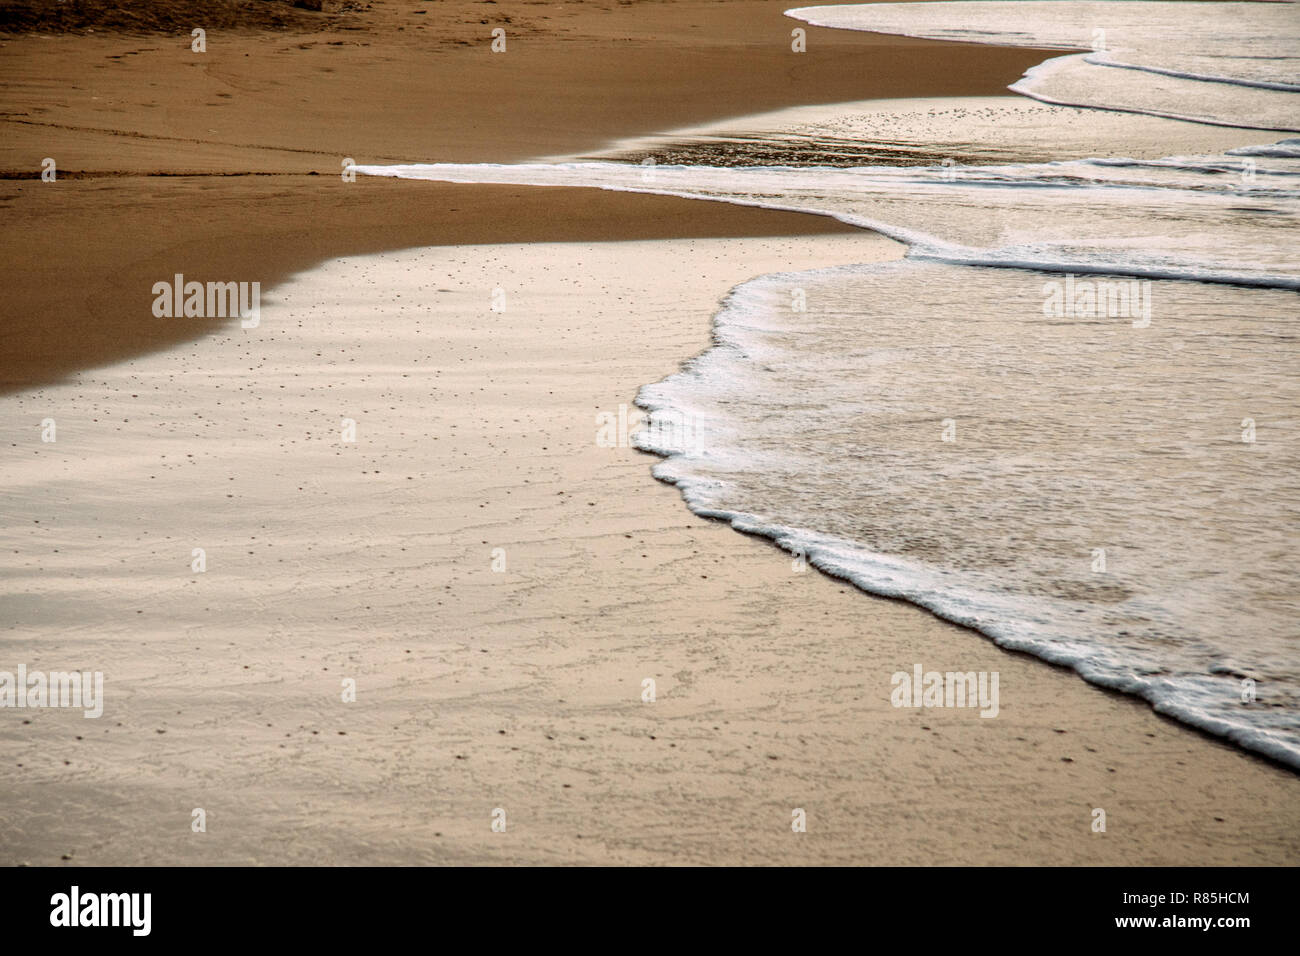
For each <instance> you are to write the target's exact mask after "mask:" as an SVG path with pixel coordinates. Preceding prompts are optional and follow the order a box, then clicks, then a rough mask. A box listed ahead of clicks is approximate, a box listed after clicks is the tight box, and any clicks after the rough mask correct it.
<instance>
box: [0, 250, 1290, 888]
mask: <svg viewBox="0 0 1300 956" xmlns="http://www.w3.org/2000/svg"><path fill="white" fill-rule="evenodd" d="M900 253H901V247H899V246H898V245H897V244H894V243H892V242H890V241H889V240H885V239H883V238H881V237H879V236H875V235H873V234H869V233H868V234H859V235H855V236H843V237H840V236H824V237H807V238H801V239H788V238H787V239H755V238H740V239H703V240H666V241H655V242H641V243H626V242H617V243H555V244H532V245H510V246H503V245H496V244H494V245H488V246H469V247H450V246H443V247H433V248H429V249H420V250H407V251H404V252H399V253H391V254H384V255H379V256H367V257H355V258H351V259H341V260H337V261H334V262H331V263H329V264H327V265H325V266H323V267H321V268H319V269H317V270H313V271H311V272H308V273H304V274H302V275H300V276H298V277H296V278H295V279H294V280H291V281H290V282H288V283H286V285H285V286H284V287H283V288H282V290H281V292H280V293H279V295H278V297H277V301H276V302H275V303H273V304H271V305H269V306H267V307H265V311H264V315H263V321H262V324H261V326H259V328H258V329H257V330H255V331H254V332H251V333H250V332H243V331H240V330H232V331H231V332H230V333H229V334H228V335H226V336H222V337H217V338H214V339H211V340H208V341H206V342H204V343H202V344H201V345H200V346H199V347H196V348H194V349H192V350H187V351H186V353H185V354H183V355H180V356H177V357H178V358H179V359H180V360H181V366H180V367H179V368H174V367H168V366H167V365H166V363H164V362H161V361H159V359H160V358H161V356H160V357H154V358H151V359H147V360H142V361H137V362H132V363H129V364H127V365H122V366H117V367H114V368H112V369H106V370H104V371H103V372H100V373H91V374H89V375H87V376H86V379H87V381H85V382H83V383H82V384H81V385H79V386H70V387H60V388H58V389H54V390H52V394H49V395H46V396H45V397H44V399H43V403H42V407H43V408H46V409H48V408H49V407H51V402H54V404H55V406H56V407H58V404H59V403H58V402H57V401H55V400H57V399H58V398H59V396H60V395H66V396H68V397H69V398H73V399H74V400H80V401H83V402H84V398H82V396H84V395H86V394H87V393H89V394H91V395H95V396H102V399H101V400H99V401H96V402H95V403H94V404H95V405H103V406H111V407H113V408H114V409H117V408H119V406H122V405H123V402H124V400H125V399H124V393H125V392H126V391H127V390H128V389H129V390H130V391H131V392H134V393H135V397H134V398H133V400H131V401H130V402H128V403H126V407H123V408H122V409H121V411H119V412H118V414H117V415H115V416H114V417H113V419H112V420H111V421H104V422H103V423H101V424H96V423H94V422H93V421H92V420H91V419H92V417H93V416H95V415H96V414H97V413H96V412H95V411H94V410H93V409H92V408H87V409H86V410H84V411H81V412H77V411H75V410H73V409H71V408H69V409H66V410H63V411H59V412H58V414H59V416H60V421H61V425H60V427H61V429H62V430H61V433H60V439H59V445H58V446H57V447H58V449H59V450H58V455H59V459H60V460H61V461H62V462H63V463H64V467H63V468H61V469H57V470H54V471H52V470H51V465H50V464H49V463H48V462H46V461H45V460H44V456H40V455H39V453H37V454H30V453H24V454H22V455H21V456H20V458H19V459H18V460H16V461H13V462H11V464H10V465H8V466H7V468H6V474H5V478H6V480H5V487H6V488H7V489H9V491H8V496H9V498H10V499H11V501H10V504H9V510H11V511H13V510H15V509H14V501H19V502H23V504H22V511H23V512H24V513H30V515H31V516H32V517H33V518H35V519H36V520H37V521H39V524H28V525H26V526H23V525H17V526H15V528H14V529H13V530H11V531H10V532H8V533H7V534H6V541H5V547H4V549H3V550H4V551H5V552H10V553H11V552H12V551H14V550H19V551H21V553H22V558H21V559H20V560H21V567H22V568H24V569H26V573H28V574H30V573H31V572H33V571H38V572H39V574H38V575H37V576H33V577H31V578H30V580H31V581H32V582H33V584H32V585H31V587H32V588H33V589H34V590H32V591H31V593H30V595H29V597H28V598H27V602H31V603H32V606H33V607H34V608H45V610H43V611H40V612H36V611H33V612H29V613H28V614H27V615H26V617H27V622H26V624H25V625H24V626H23V627H22V628H21V629H20V630H18V631H14V630H11V631H10V641H9V646H10V647H11V651H12V652H13V653H18V654H19V655H20V656H21V655H24V654H25V655H26V658H27V659H29V660H30V661H31V663H32V666H36V665H38V664H39V665H41V666H46V667H49V666H52V665H53V664H54V663H57V662H60V661H85V660H89V661H91V662H92V663H93V662H94V661H95V660H103V661H106V662H107V661H111V662H112V664H111V666H108V667H103V668H102V669H103V670H104V671H105V672H106V681H105V695H104V699H105V701H106V708H105V719H104V720H102V721H84V720H82V718H81V715H80V713H72V714H69V713H66V712H59V711H44V712H34V711H28V712H27V714H28V717H29V718H31V719H33V724H32V725H31V726H29V727H24V728H22V730H21V733H12V732H10V733H8V734H7V735H6V736H7V746H9V747H11V748H12V749H13V754H14V757H15V759H16V761H17V762H18V763H19V764H21V765H22V766H21V769H18V770H15V774H16V778H15V779H17V780H21V781H24V783H23V784H22V785H21V786H16V787H15V788H13V790H12V794H13V795H12V796H11V798H10V800H9V801H7V802H6V804H5V807H4V809H3V811H0V814H2V815H3V817H4V822H5V824H6V825H5V826H4V827H3V830H2V832H4V833H5V834H6V835H7V837H8V839H7V841H6V842H5V845H4V846H3V847H0V855H3V856H4V857H5V858H6V859H9V860H11V861H16V862H22V861H25V862H30V863H35V864H41V863H44V864H50V863H55V862H56V860H57V856H58V854H59V853H69V854H70V855H71V857H72V860H71V865H85V864H128V865H129V864H138V863H147V862H157V861H158V860H161V859H166V860H170V861H173V862H183V863H186V864H207V865H230V864H241V863H280V864H284V863H294V864H365V863H372V864H449V863H451V864H456V863H461V864H465V863H507V862H509V863H523V864H554V863H569V864H601V863H614V864H666V863H671V864H717V863H737V864H768V865H777V864H828V863H838V864H872V863H877V864H879V863H894V864H897V863H949V864H958V863H968V864H991V863H1006V864H1024V863H1041V864H1061V863H1075V864H1082V865H1109V864H1141V865H1151V864H1161V863H1164V864H1177V863H1184V864H1186V863H1199V864H1208V863H1236V864H1246V863H1255V864H1282V863H1286V862H1288V861H1289V860H1291V859H1293V858H1294V855H1295V853H1296V850H1297V845H1296V833H1297V829H1296V827H1295V822H1296V809H1295V807H1296V802H1295V800H1294V794H1295V788H1296V786H1297V781H1296V779H1295V777H1294V775H1293V774H1291V773H1289V772H1287V771H1285V770H1282V769H1279V768H1276V767H1274V766H1272V765H1270V764H1268V763H1267V762H1265V761H1264V760H1262V759H1260V758H1259V757H1257V756H1254V755H1250V754H1247V753H1244V752H1242V751H1240V750H1238V749H1236V748H1235V747H1232V746H1231V745H1229V744H1227V743H1226V742H1223V741H1218V740H1214V739H1210V738H1205V737H1203V736H1202V735H1200V734H1189V733H1188V732H1187V730H1188V728H1186V727H1184V726H1182V725H1179V724H1176V723H1174V722H1173V721H1170V720H1168V719H1166V718H1163V717H1160V716H1159V715H1157V714H1155V713H1153V712H1152V711H1151V710H1150V708H1149V707H1148V706H1147V705H1146V704H1145V703H1143V702H1141V701H1139V700H1136V699H1133V698H1130V697H1127V696H1124V695H1119V694H1114V693H1098V688H1096V687H1093V686H1091V685H1088V684H1086V683H1084V682H1083V681H1082V680H1080V679H1079V678H1078V677H1077V676H1075V675H1074V674H1073V673H1071V672H1068V671H1063V670H1062V669H1060V668H1056V667H1045V666H1043V661H1041V660H1039V659H1038V658H1034V657H1030V656H1028V655H1023V654H1015V653H1012V654H1008V653H1006V652H1005V651H1004V650H1002V649H1001V648H999V647H997V646H996V645H994V644H993V643H992V642H991V641H989V640H988V639H987V638H985V637H983V636H982V635H980V634H978V633H976V632H973V631H970V630H968V629H966V628H962V627H958V626H956V625H951V624H948V623H946V622H943V621H941V620H939V619H937V618H936V617H934V616H933V615H932V614H930V613H929V612H927V611H925V610H923V609H921V608H918V607H916V606H914V605H911V604H908V603H906V602H901V601H894V600H890V599H887V598H879V597H875V596H872V595H869V594H864V593H862V592H860V591H859V590H858V589H856V588H854V587H852V586H851V585H849V584H847V583H845V582H842V581H839V580H837V579H834V578H832V577H830V576H827V575H824V574H821V573H819V572H816V571H809V572H806V573H799V572H798V571H797V570H796V569H795V568H794V566H793V565H792V564H791V562H790V560H789V559H788V557H786V558H784V559H782V560H774V559H775V558H776V557H777V556H778V555H777V554H774V552H773V549H772V545H771V544H770V543H769V542H768V541H767V540H766V539H763V540H761V541H760V540H756V539H755V538H754V537H753V536H749V535H737V534H736V533H735V532H734V530H733V529H732V528H731V527H730V526H729V525H726V524H724V523H722V522H718V521H713V520H709V519H704V518H699V517H697V516H695V515H693V514H691V513H690V512H689V511H688V510H686V509H685V508H684V507H683V504H682V502H681V500H680V494H679V492H678V491H677V489H676V488H673V487H670V486H668V485H666V484H663V483H661V482H656V481H652V480H649V475H648V474H647V470H648V469H647V465H648V463H649V461H651V460H652V459H651V458H650V457H649V456H647V455H645V454H644V453H642V452H639V451H636V450H635V449H632V448H630V447H626V446H622V445H621V444H620V445H619V447H602V446H601V444H600V443H599V442H598V441H597V440H594V439H596V435H597V429H598V419H597V418H596V417H595V416H596V415H597V414H599V413H600V412H602V411H604V412H606V413H613V412H615V411H616V410H617V409H618V406H619V404H620V403H624V402H626V403H630V401H631V398H632V393H633V392H634V391H635V389H636V387H637V385H638V384H640V383H641V382H643V381H653V380H655V379H656V378H658V377H661V376H663V375H664V374H667V373H668V372H671V371H672V370H673V369H674V368H676V367H677V365H678V364H679V363H680V361H681V359H682V352H683V350H684V348H685V349H688V350H693V351H701V350H703V349H704V348H705V347H707V344H708V340H709V337H710V336H709V328H708V323H707V322H703V321H701V317H702V316H703V315H706V314H708V313H709V311H710V310H711V309H712V307H713V303H714V302H715V301H716V296H717V287H718V284H719V282H721V283H724V284H734V283H735V282H738V281H741V280H743V279H744V278H746V277H748V276H751V275H754V274H759V273H762V272H763V271H764V270H769V271H770V270H771V269H772V268H774V267H776V266H778V265H785V266H787V267H788V266H789V265H794V266H803V267H817V266H820V265H824V264H828V263H831V262H834V261H845V260H848V261H864V260H865V261H870V260H872V259H882V260H883V259H889V258H896V257H897V256H898V255H899V254H900ZM632 262H635V263H637V264H638V266H640V268H639V269H635V270H633V269H629V268H628V264H629V263H632ZM667 275H671V276H674V278H673V280H672V281H671V282H666V281H664V279H663V277H664V276H667ZM494 283H499V284H500V285H501V286H502V287H503V288H506V289H507V290H508V303H509V304H508V307H507V310H506V312H505V313H504V315H499V314H494V313H492V312H491V311H490V309H489V308H488V300H487V297H486V292H487V290H488V289H489V288H491V286H492V284H494ZM372 289H382V290H384V291H383V292H382V293H381V294H379V295H376V294H375V293H374V292H372V291H370V290H372ZM411 301H417V302H421V303H425V304H424V305H422V306H421V307H420V308H419V309H418V310H415V311H412V310H411V307H409V306H403V305H402V303H405V302H411ZM379 316H383V317H384V318H385V321H384V322H376V321H374V319H375V318H377V317H379ZM250 336H251V338H250ZM250 346H253V347H252V348H250ZM245 353H249V354H252V355H254V356H256V357H257V358H256V366H255V371H256V375H255V377H252V376H251V374H250V371H249V370H248V369H247V368H246V366H247V365H248V362H247V360H246V359H245V357H244V356H245ZM318 353H320V354H323V355H324V356H325V359H324V360H323V361H324V364H323V365H318V367H316V368H315V369H314V370H313V371H312V373H311V374H310V375H303V374H301V372H300V369H301V367H302V363H303V360H304V358H305V357H307V356H311V355H315V354H318ZM575 356H579V358H577V359H575ZM7 401H14V400H13V399H7ZM127 408H129V411H128V410H127ZM189 408H202V409H204V410H205V411H204V418H203V419H202V420H193V421H187V420H186V419H185V417H184V414H183V412H184V410H185V409H189ZM34 410H35V409H34V408H33V409H32V411H34ZM178 413H181V414H178ZM339 415H346V416H348V417H350V418H352V419H354V420H355V421H356V422H357V427H358V433H357V442H356V444H354V445H346V444H344V445H340V444H339V443H338V440H337V428H338V416H339ZM20 417H22V416H20ZM13 437H14V439H17V438H18V437H19V436H18V435H16V434H15V435H14V436H13ZM160 450H162V451H164V452H165V453H166V454H165V457H164V458H160V457H159V455H158V452H159V451H160ZM187 451H188V452H189V453H190V454H192V456H193V457H192V458H191V457H189V456H187V454H186V452H187ZM173 460H175V461H176V464H168V463H169V462H171V461H173ZM38 488H39V489H41V490H40V491H38V490H37V489H38ZM83 488H92V489H94V494H95V497H96V500H100V501H105V502H111V503H112V507H109V508H107V509H101V508H95V507H93V506H91V507H88V506H78V505H75V504H73V503H72V502H75V501H76V499H77V497H78V496H79V495H82V494H84V492H83V491H80V490H79V489H83ZM60 502H68V503H64V504H61V503H60ZM411 515H419V516H420V520H419V521H418V523H416V524H413V523H412V521H411ZM29 529H30V530H29ZM87 539H94V543H93V544H87V543H85V542H86V541H87ZM79 542H80V543H79ZM195 543H200V544H202V545H204V546H206V548H207V560H208V562H209V564H208V568H207V573H205V574H193V573H191V569H190V568H189V566H188V564H187V562H188V560H189V554H190V548H191V546H192V545H194V544H195ZM498 549H500V552H501V553H500V554H498ZM498 558H499V559H500V560H501V561H502V562H503V566H502V568H501V570H500V572H499V573H498V572H497V571H496V570H494V567H493V563H494V561H496V560H497V559H498ZM119 559H121V560H123V561H124V562H125V563H124V564H121V565H119V564H118V561H119ZM74 570H75V574H76V577H75V578H70V577H69V574H70V572H72V571H74ZM42 594H45V595H46V596H47V597H52V596H54V595H59V597H60V600H58V601H49V600H42V598H41V595H42ZM137 612H143V613H142V615H140V616H137ZM358 615H363V616H362V617H358ZM74 621H75V622H77V623H78V624H79V626H80V627H81V628H84V627H85V625H86V624H87V623H88V622H95V624H96V626H95V631H96V634H95V638H94V641H93V642H88V641H87V640H86V639H85V638H84V637H82V636H78V631H79V628H74V627H69V626H68V625H69V624H71V623H72V622H74ZM359 621H363V622H364V624H363V625H362V626H358V622H359ZM88 652H93V654H94V655H97V656H92V657H90V658H87V653H88ZM915 664H921V665H923V666H924V667H926V668H927V669H933V670H938V671H947V670H956V671H968V670H973V671H977V672H988V673H998V674H1000V686H1001V699H1000V704H999V713H998V717H997V719H995V720H983V719H980V716H979V712H978V711H976V710H972V709H960V708H959V709H933V708H927V709H912V708H896V707H894V706H891V702H890V695H889V687H890V685H889V680H890V674H891V673H893V672H896V671H900V670H908V669H910V668H911V667H913V666H914V665H915ZM86 666H90V665H89V664H87V665H86ZM340 677H343V678H350V679H354V680H355V681H356V687H357V701H356V703H341V702H340V698H339V691H338V687H339V679H340ZM646 678H651V679H653V680H654V681H655V685H654V686H655V691H656V696H655V699H654V700H653V701H651V702H647V701H646V700H645V699H644V697H643V696H642V695H643V693H644V687H645V685H644V681H645V679H646ZM70 724H71V725H75V727H74V726H69V725H70ZM88 724H93V725H94V726H93V727H91V728H90V733H91V734H93V735H94V736H100V735H101V734H108V736H105V737H103V738H102V739H103V741H104V744H103V745H101V747H102V748H103V749H101V747H97V746H95V745H94V744H87V743H84V742H78V741H77V740H76V739H75V738H74V734H76V735H83V734H86V733H87V729H86V725H88ZM14 729H15V730H16V729H17V728H14ZM87 739H88V740H93V739H94V737H87ZM110 741H111V742H112V743H111V745H109V742H110ZM141 768H147V769H148V771H149V772H148V774H147V776H142V775H141V772H140V771H141ZM71 794H75V797H72V796H70V795H71ZM51 806H57V807H59V808H60V810H61V814H60V816H59V817H57V818H54V817H51V816H49V815H48V814H47V813H46V812H44V811H43V810H42V809H41V808H43V807H51ZM192 807H202V808H204V809H205V810H206V812H207V814H208V817H207V819H208V826H209V832H208V834H207V835H205V836H196V835H194V834H192V833H191V832H190V830H189V821H190V816H189V814H190V809H191V808H192ZM498 807H500V808H504V809H505V810H506V812H507V814H508V818H509V821H510V827H509V830H508V831H507V833H506V834H504V835H503V834H499V833H494V832H492V830H491V828H490V825H489V824H490V821H491V814H492V812H493V810H494V808H498ZM791 808H801V809H804V810H805V811H806V812H807V814H808V820H809V828H808V832H807V833H803V834H799V835H797V836H796V835H794V834H792V833H791V831H790V814H791ZM1094 808H1102V809H1104V810H1106V812H1107V814H1108V818H1109V826H1108V830H1107V832H1106V833H1104V834H1102V833H1094V832H1092V830H1091V829H1090V823H1091V817H1090V814H1091V812H1092V810H1093V809H1094ZM719 820H726V821H728V822H727V825H726V826H722V827H720V826H718V821H719ZM159 821H162V824H161V825H160V823H159ZM167 821H170V825H168V822H167Z"/></svg>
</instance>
